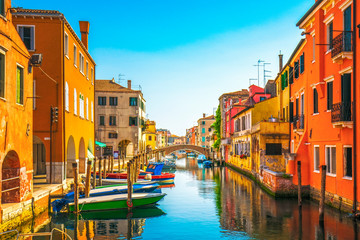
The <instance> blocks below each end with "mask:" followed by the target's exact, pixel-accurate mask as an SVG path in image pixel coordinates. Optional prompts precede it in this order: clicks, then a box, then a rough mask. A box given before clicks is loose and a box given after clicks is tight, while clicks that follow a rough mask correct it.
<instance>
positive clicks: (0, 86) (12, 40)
mask: <svg viewBox="0 0 360 240" xmlns="http://www.w3.org/2000/svg"><path fill="white" fill-rule="evenodd" d="M2 3H3V4H4V8H2V9H1V11H0V15H1V16H0V30H1V32H2V34H1V35H0V123H1V124H0V145H1V148H0V149H1V150H0V163H1V165H0V168H1V176H2V177H1V188H0V189H1V196H0V199H1V204H0V209H2V208H3V205H4V204H6V203H19V202H24V201H26V200H29V199H31V197H32V192H33V163H32V152H33V147H32V141H33V139H32V138H33V132H32V131H33V120H32V118H33V99H34V98H33V96H34V95H33V70H34V68H33V67H32V66H31V64H30V57H31V56H30V54H29V52H28V50H27V49H26V46H25V44H24V43H23V41H22V40H21V38H20V36H19V34H18V32H17V31H16V28H15V26H14V25H13V15H12V13H11V11H10V8H11V1H10V0H6V1H2ZM2 212H3V211H1V213H2ZM1 219H2V218H1Z"/></svg>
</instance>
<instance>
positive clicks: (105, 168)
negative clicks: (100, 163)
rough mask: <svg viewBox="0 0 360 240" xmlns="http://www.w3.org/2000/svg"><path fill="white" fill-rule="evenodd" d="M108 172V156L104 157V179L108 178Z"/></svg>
mask: <svg viewBox="0 0 360 240" xmlns="http://www.w3.org/2000/svg"><path fill="white" fill-rule="evenodd" d="M106 173H107V157H104V176H103V178H104V179H106Z"/></svg>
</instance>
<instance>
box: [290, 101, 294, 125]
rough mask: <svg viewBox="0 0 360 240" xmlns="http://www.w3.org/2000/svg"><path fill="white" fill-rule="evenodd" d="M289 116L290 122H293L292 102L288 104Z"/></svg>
mask: <svg viewBox="0 0 360 240" xmlns="http://www.w3.org/2000/svg"><path fill="white" fill-rule="evenodd" d="M289 115H290V116H289V119H290V122H291V123H292V122H294V102H290V106H289Z"/></svg>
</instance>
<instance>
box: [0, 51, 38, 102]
mask: <svg viewBox="0 0 360 240" xmlns="http://www.w3.org/2000/svg"><path fill="white" fill-rule="evenodd" d="M34 96H35V95H34ZM0 97H1V98H5V54H4V53H2V52H0ZM34 100H35V98H34Z"/></svg>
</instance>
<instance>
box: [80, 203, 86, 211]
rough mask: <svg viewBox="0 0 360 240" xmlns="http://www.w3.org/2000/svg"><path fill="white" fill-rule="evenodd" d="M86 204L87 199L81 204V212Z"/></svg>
mask: <svg viewBox="0 0 360 240" xmlns="http://www.w3.org/2000/svg"><path fill="white" fill-rule="evenodd" d="M84 205H85V201H84V202H83V203H82V204H81V209H79V212H81V211H82V209H83V207H84Z"/></svg>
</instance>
